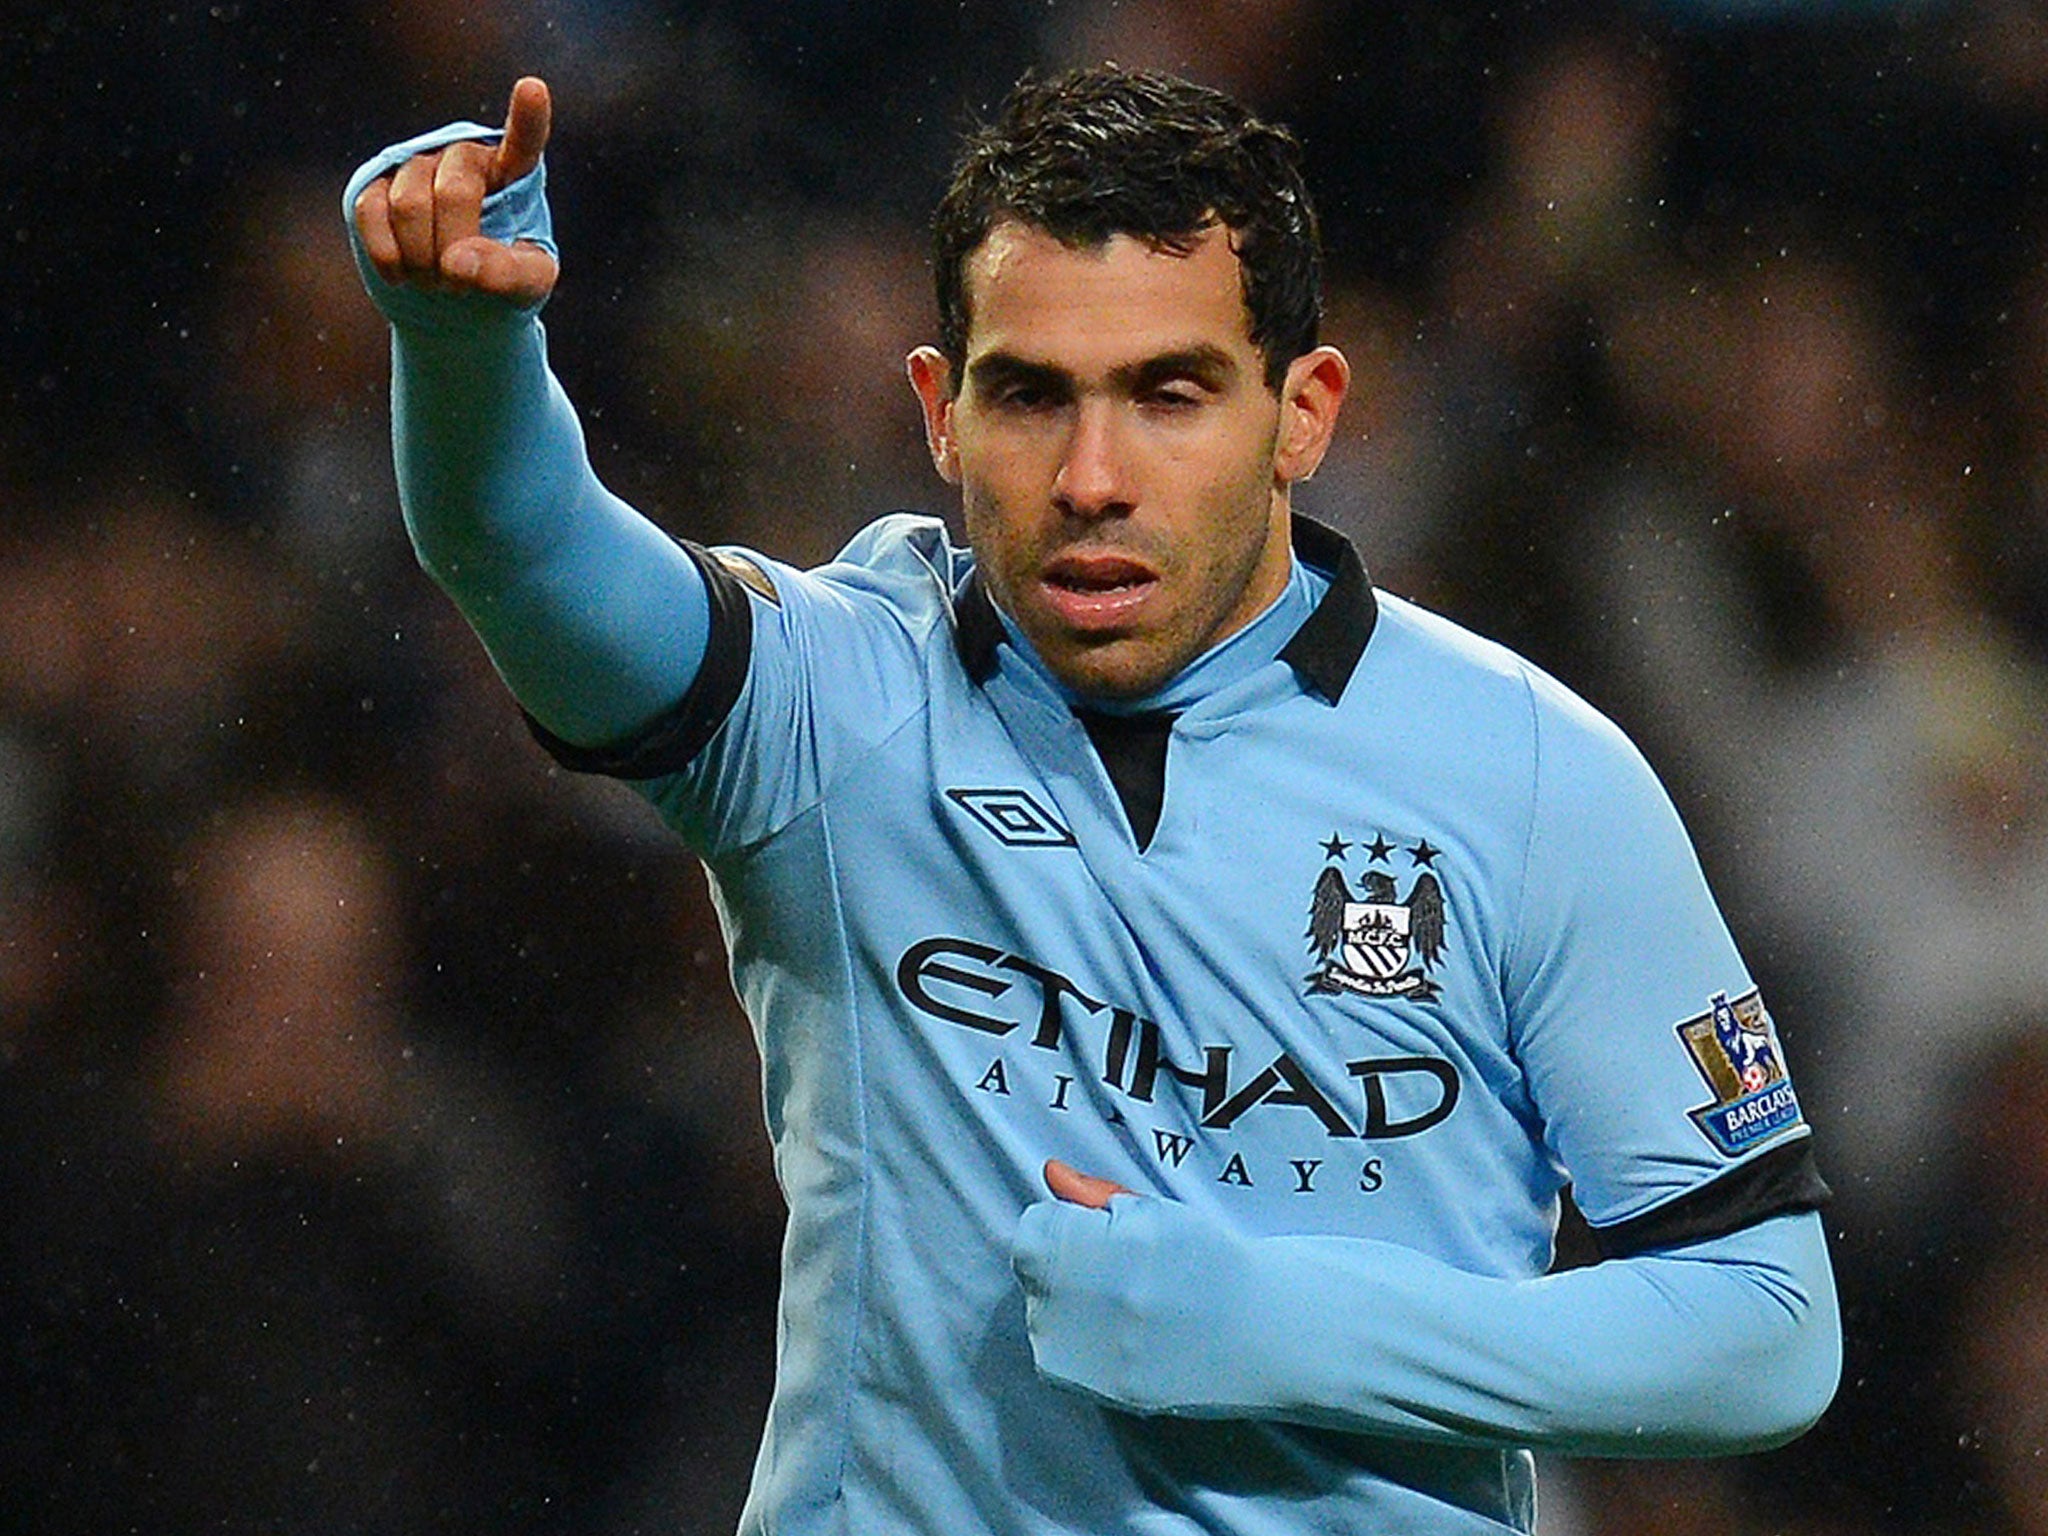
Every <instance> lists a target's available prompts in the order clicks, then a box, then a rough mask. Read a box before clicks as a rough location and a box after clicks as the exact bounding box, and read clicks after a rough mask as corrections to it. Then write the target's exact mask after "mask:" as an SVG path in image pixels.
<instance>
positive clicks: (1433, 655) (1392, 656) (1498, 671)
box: [1366, 592, 1626, 743]
mask: <svg viewBox="0 0 2048 1536" xmlns="http://www.w3.org/2000/svg"><path fill="white" fill-rule="evenodd" d="M1375 596H1376V598H1377V600H1378V604H1379V619H1378V624H1377V626H1376V628H1375V632H1374V635H1373V643H1372V646H1371V647H1370V648H1369V649H1368V651H1367V657H1368V659H1369V663H1370V665H1369V667H1368V670H1367V673H1366V677H1367V680H1368V683H1369V685H1370V686H1371V688H1373V689H1374V690H1378V691H1382V692H1387V691H1391V692H1396V693H1398V694H1399V695H1401V696H1403V697H1404V698H1412V699H1413V700H1415V701H1416V702H1417V704H1418V705H1420V704H1422V703H1424V702H1426V703H1427V705H1428V707H1429V710H1430V713H1431V714H1432V715H1434V716H1437V717H1439V718H1444V719H1446V720H1448V721H1450V722H1462V723H1464V724H1466V725H1473V724H1478V723H1481V722H1489V721H1490V722H1493V723H1495V724H1498V725H1501V726H1510V725H1513V724H1514V723H1516V722H1520V723H1521V725H1522V726H1523V727H1524V728H1525V729H1527V730H1529V731H1532V732H1539V733H1542V734H1545V735H1549V734H1553V733H1557V732H1563V733H1567V734H1572V735H1584V736H1587V737H1589V738H1598V739H1603V740H1606V741H1609V742H1614V743H1624V742H1625V741H1626V738H1625V737H1624V736H1623V734H1622V732H1621V729H1620V727H1618V726H1617V725H1616V724H1615V723H1614V722H1613V721H1612V720H1610V719H1609V718H1608V717H1607V716H1606V715H1604V714H1602V713H1601V712H1600V711H1599V710H1598V709H1596V708H1595V707H1594V706H1593V705H1592V704H1590V703H1588V702H1587V701H1586V700H1585V699H1584V698H1583V697H1582V696H1581V695H1580V694H1578V693H1577V692H1575V691H1574V690H1573V689H1572V688H1570V687H1569V686H1567V685H1566V684H1565V683H1563V682H1561V681H1559V680H1558V679H1557V678H1556V677H1554V676H1552V675H1551V674H1550V673H1549V672H1546V671H1545V670H1544V669H1543V668H1542V667H1539V666H1538V665H1536V663H1534V662H1533V661H1530V660H1529V659H1528V658H1527V657H1525V656H1523V655H1521V654H1520V653H1519V652H1516V651H1514V650H1511V649H1510V648H1509V647H1507V646H1505V645H1502V644H1501V643H1500V642H1499V641H1497V640H1489V639H1487V638H1486V637H1485V636H1484V635H1480V634H1477V633H1475V632H1474V631H1472V630H1470V629H1467V628H1466V627H1465V626H1464V625H1462V624H1459V623H1457V622H1456V621H1455V620H1452V619H1448V618H1445V617H1444V616H1443V615H1442V614H1439V613H1434V612H1432V611H1430V610H1429V609H1427V608H1424V607H1422V606H1420V605H1419V604H1417V603H1414V602H1410V601H1409V600H1407V599H1405V598H1401V597H1396V596H1394V595H1393V594H1391V593H1388V592H1378V593H1376V594H1375Z"/></svg>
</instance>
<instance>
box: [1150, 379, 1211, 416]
mask: <svg viewBox="0 0 2048 1536" xmlns="http://www.w3.org/2000/svg"><path fill="white" fill-rule="evenodd" d="M1207 398H1208V394H1207V392H1206V391H1205V390H1203V389H1202V388H1201V386H1199V385H1197V384H1194V383H1192V382H1190V381H1189V380H1186V379H1174V380H1171V381H1169V382H1167V383H1164V384H1155V385H1153V386H1152V388H1150V389H1148V390H1146V391H1145V392H1144V393H1143V394H1142V395H1141V396H1140V397H1139V403H1140V404H1142V405H1145V406H1149V407H1150V408H1152V409H1153V410H1162V411H1187V410H1193V409H1194V408H1195V407H1197V406H1199V405H1201V404H1202V403H1203V402H1204V401H1205V400H1207Z"/></svg>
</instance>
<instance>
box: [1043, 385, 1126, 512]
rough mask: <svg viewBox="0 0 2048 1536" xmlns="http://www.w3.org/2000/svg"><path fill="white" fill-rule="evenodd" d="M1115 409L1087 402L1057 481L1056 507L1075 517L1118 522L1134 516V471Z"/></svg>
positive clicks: (1076, 421)
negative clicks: (1130, 514) (1131, 473)
mask: <svg viewBox="0 0 2048 1536" xmlns="http://www.w3.org/2000/svg"><path fill="white" fill-rule="evenodd" d="M1125 452H1126V450H1125V444H1124V442H1123V432H1122V429H1121V425H1120V423H1119V421H1118V417H1117V411H1116V407H1115V405H1114V403H1113V402H1111V401H1107V400H1083V401H1081V403H1080V405H1079V406H1078V408H1077V409H1076V410H1075V411H1074V414H1073V428H1072V430H1071V431H1070V432H1069V433H1068V436H1067V442H1066V451H1065V452H1064V453H1063V454H1062V455H1061V457H1060V468H1059V474H1058V476H1057V477H1056V478H1055V479H1054V480H1053V487H1052V494H1053V502H1054V504H1055V505H1056V506H1058V507H1059V509H1060V510H1061V511H1062V512H1065V513H1067V514H1068V515H1069V516H1072V517H1085V518H1104V517H1119V516H1122V515H1124V514H1125V513H1128V512H1129V511H1130V510H1131V504H1132V502H1131V488H1130V484H1129V467H1128V465H1127V463H1126V461H1125Z"/></svg>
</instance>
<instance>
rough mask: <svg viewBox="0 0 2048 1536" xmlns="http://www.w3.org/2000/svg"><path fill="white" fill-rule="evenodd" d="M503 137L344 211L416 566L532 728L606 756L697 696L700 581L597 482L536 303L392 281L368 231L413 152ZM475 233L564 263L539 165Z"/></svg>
mask: <svg viewBox="0 0 2048 1536" xmlns="http://www.w3.org/2000/svg"><path fill="white" fill-rule="evenodd" d="M498 137H499V135H498V133H497V131H496V130H493V129H487V128H483V127H481V126H480V125H477V124H473V123H457V124H451V125H450V126H449V127H447V128H443V129H438V130H436V131H434V132H433V133H429V134H423V135H421V136H419V137H418V138H415V139H412V140H409V141H407V142H406V143H404V144H399V145H394V146H392V147H391V148H390V149H387V150H385V151H384V152H383V153H381V154H380V155H377V156H375V157H374V158H372V159H371V160H369V161H367V162H365V163H364V165H362V166H361V167H359V168H358V170H357V171H356V173H355V175H354V176H353V177H352V178H351V179H350V182H349V185H348V188H347V190H346V191H345V192H344V194H343V206H344V209H345V210H346V211H348V213H349V217H350V223H349V235H350V240H351V244H352V247H353V250H354V253H355V256H356V264H357V269H358V271H359V272H360V273H361V275H362V279H363V283H364V286H365V287H366V288H367V289H368V291H369V294H370V297H371V298H372V299H373V300H374V301H375V302H376V304H377V306H378V308H379V309H380V310H382V311H383V313H384V315H385V316H386V318H387V319H389V320H390V322H391V327H392V433H393V445H394V457H395V460H396V465H397V471H398V485H399V497H400V501H401V504H402V505H403V507H404V511H405V519H406V526H407V529H408V531H409V532H410V534H411V536H412V540H413V545H414V548H415V549H416V550H417V551H418V554H419V558H420V562H421V564H422V565H423V566H424V567H425V568H426V570H427V571H428V572H429V574H431V575H432V576H433V577H434V579H435V580H436V581H437V582H439V583H440V584H441V586H442V587H443V588H445V589H446V590H447V591H448V593H449V595H450V596H451V597H453V598H454V600H455V602H456V604H457V605H458V606H459V607H460V608H461V609H462V611H463V613H464V615H465V616H466V617H467V618H468V619H469V621H470V623H471V624H472V626H474V628H475V629H476V631H477V633H478V634H479V636H480V637H481V638H482V640H483V642H484V645H485V647H486V648H487V649H488V650H489V652H490V654H491V658H492V660H493V662H494V663H495V664H496V665H497V668H498V670H499V672H500V673H501V674H502V675H503V677H504V678H505V680H506V682H507V683H508V684H509V685H510V686H511V688H512V690H513V692H514V694H515V695H516V696H517V697H518V698H519V700H520V702H521V703H522V704H524V705H525V707H526V708H527V709H528V710H529V711H530V712H531V713H532V714H533V715H534V716H535V718H537V719H538V720H539V721H540V722H541V723H542V724H543V725H545V726H547V727H548V728H549V729H550V730H552V731H553V732H555V734H557V735H558V736H561V737H562V738H564V739H565V740H567V741H570V742H573V743H576V744H578V745H583V746H599V745H609V744H612V743H614V742H617V741H619V740H620V739H622V738H624V737H627V736H629V735H631V734H632V733H634V732H635V731H637V730H638V729H639V728H641V727H642V726H644V725H646V724H647V723H648V722H650V721H652V720H653V719H655V718H656V717H657V716H659V715H660V714H662V713H663V712H664V711H666V710H668V709H669V708H670V707H672V706H673V705H674V704H676V703H677V702H678V701H679V700H680V699H681V698H682V697H683V696H684V694H685V693H686V692H687V691H688V688H689V685H690V682H691V680H692V679H693V678H694V676H695V674H696V669H697V667H698V665H699V663H700V661H701V660H702V657H703V652H704V645H705V637H706V633H707V629H708V624H709V606H708V602H707V599H706V594H705V591H704V586H703V581H702V578H701V577H700V576H699V575H698V573H697V569H696V566H695V564H694V563H693V562H692V561H691V560H690V558H689V557H688V556H687V555H686V554H684V553H683V551H682V550H681V549H680V548H678V547H677V546H676V545H675V543H674V541H673V540H671V539H670V538H669V537H668V536H667V535H666V534H664V533H663V532H662V531H661V530H660V529H658V528H656V527H655V526H654V525H653V524H651V523H649V522H648V521H647V520H646V519H644V518H643V517H641V516H640V515H639V514H638V513H637V512H635V511H634V510H633V509H632V508H631V507H629V506H627V505H626V504H625V503H624V502H623V501H621V500H619V499H618V498H617V497H616V496H613V495H612V494H611V493H610V492H609V491H607V490H606V489H605V488H604V486H603V485H602V484H601V483H600V482H599V481H598V478H597V476H596V474H595V473H594V472H593V470H592V468H591V464H590V460H589V457H588V455H587V453H586V452H585V450H584V443H583V433H582V428H581V426H580V425H579V423H578V422H577V419H576V413H575V411H574V409H573V408H572V407H571V405H570V404H569V401H568V398H567V396H566V395H565V394H564V393H563V391H562V388H561V386H560V384H559V383H558V382H557V381H556V379H555V377H554V375H553V373H552V372H551V371H550V370H549V367H548V362H547V344H546V337H545V333H544V332H543V331H542V328H541V325H540V321H539V318H538V313H537V309H538V305H537V303H536V304H519V303H513V302H510V301H508V300H505V299H501V298H497V297H493V296H490V295H487V294H482V293H475V292H472V293H462V294H457V293H448V292H442V291H437V290H436V288H435V287H434V286H433V285H431V284H424V283H419V282H413V281H407V282H398V281H387V280H386V278H385V276H383V275H380V273H379V271H378V270H377V268H376V265H375V264H374V263H373V262H372V260H371V258H370V255H369V252H368V249H367V247H366V244H365V241H364V238H363V235H362V232H361V231H360V229H359V228H358V227H357V225H356V222H355V216H354V210H355V209H356V206H357V203H358V200H359V199H360V198H362V197H363V196H364V193H365V190H366V189H367V188H369V187H370V185H371V183H373V182H379V181H380V178H383V177H386V176H389V175H391V173H392V172H393V171H394V170H396V169H397V168H398V167H400V166H403V165H405V164H406V163H407V162H408V161H409V160H410V159H412V157H414V156H417V155H421V154H424V153H431V152H436V151H440V150H443V149H446V148H447V147H448V146H450V145H453V144H458V143H461V142H464V141H472V140H479V139H481V140H486V141H489V140H495V139H497V138H498ZM380 184H381V183H380ZM480 224H481V233H482V235H483V236H484V237H485V238H487V239H489V240H492V241H497V242H502V243H503V244H504V245H505V246H506V247H511V246H514V245H515V244H517V245H522V246H537V247H539V248H540V249H542V250H546V251H549V252H552V250H553V248H554V241H553V231H552V228H551V220H550V217H549V214H548V207H547V200H546V196H545V177H544V174H543V172H542V170H541V169H540V167H539V166H538V164H536V165H535V167H534V169H533V170H532V171H531V172H530V173H529V174H527V175H525V176H523V177H519V178H518V179H516V180H514V181H512V182H510V183H509V184H507V185H505V186H504V187H502V188H501V189H500V190H499V191H497V192H494V193H492V194H490V195H489V196H488V197H486V198H484V200H483V203H482V208H481V214H480Z"/></svg>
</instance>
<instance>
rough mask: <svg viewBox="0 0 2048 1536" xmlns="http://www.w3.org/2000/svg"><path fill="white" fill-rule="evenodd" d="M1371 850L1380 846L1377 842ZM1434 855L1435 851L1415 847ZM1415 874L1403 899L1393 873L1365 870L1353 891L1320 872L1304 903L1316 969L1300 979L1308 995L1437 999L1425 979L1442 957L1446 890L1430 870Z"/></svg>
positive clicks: (1328, 868) (1329, 869)
mask: <svg viewBox="0 0 2048 1536" xmlns="http://www.w3.org/2000/svg"><path fill="white" fill-rule="evenodd" d="M1371 846H1376V847H1381V848H1384V847H1385V846H1386V845H1385V843H1384V841H1383V840H1376V843H1375V844H1374V845H1371ZM1419 848H1421V849H1427V850H1428V853H1429V856H1430V857H1434V856H1435V854H1436V853H1437V850H1435V849H1430V848H1429V846H1428V844H1427V843H1426V842H1425V843H1423V844H1421V845H1419ZM1416 862H1417V865H1418V867H1419V868H1420V869H1421V873H1419V874H1418V875H1416V877H1415V881H1414V884H1412V885H1411V886H1409V888H1408V894H1407V896H1406V897H1405V898H1404V897H1403V896H1402V895H1401V890H1400V887H1399V885H1398V884H1396V882H1395V879H1394V877H1393V875H1391V874H1389V873H1388V872H1387V871H1386V870H1383V869H1368V870H1367V871H1366V872H1365V873H1364V874H1363V875H1362V876H1360V877H1359V883H1358V887H1357V888H1356V889H1355V890H1354V889H1353V887H1352V885H1351V882H1350V881H1349V880H1347V879H1346V878H1345V877H1344V871H1342V870H1341V869H1338V868H1337V867H1336V866H1335V865H1334V864H1326V865H1324V866H1323V872H1322V873H1321V874H1320V875H1318V876H1317V877H1316V885H1315V893H1314V895H1313V896H1312V897H1311V898H1310V900H1309V909H1308V942H1309V948H1310V949H1311V950H1313V951H1314V953H1315V956H1316V961H1317V965H1316V968H1315V969H1314V970H1313V971H1311V972H1309V974H1308V976H1307V977H1306V978H1305V979H1306V981H1307V983H1308V989H1309V991H1310V992H1312V993H1325V994H1327V993H1333V992H1349V993H1353V994H1355V995H1357V996H1360V997H1413V998H1420V999H1423V1000H1427V999H1430V998H1433V997H1435V996H1436V995H1437V992H1438V990H1439V989H1438V987H1437V984H1436V983H1435V982H1434V981H1432V980H1431V979H1430V975H1429V973H1430V972H1431V971H1432V970H1433V969H1435V967H1436V963H1437V961H1438V960H1440V959H1442V958H1443V952H1444V888H1443V884H1442V882H1441V881H1439V880H1438V879H1437V877H1436V873H1435V871H1434V870H1432V869H1430V868H1428V867H1426V866H1425V865H1424V861H1423V860H1422V859H1420V858H1418V859H1417V861H1416Z"/></svg>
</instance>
